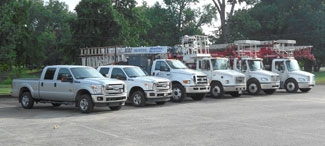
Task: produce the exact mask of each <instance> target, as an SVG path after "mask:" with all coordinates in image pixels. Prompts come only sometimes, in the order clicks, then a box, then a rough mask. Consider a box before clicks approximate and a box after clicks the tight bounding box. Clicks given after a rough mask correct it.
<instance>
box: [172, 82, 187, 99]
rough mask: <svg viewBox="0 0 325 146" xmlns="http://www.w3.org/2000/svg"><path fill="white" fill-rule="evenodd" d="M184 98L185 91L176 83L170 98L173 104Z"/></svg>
mask: <svg viewBox="0 0 325 146" xmlns="http://www.w3.org/2000/svg"><path fill="white" fill-rule="evenodd" d="M184 98H185V89H184V87H183V86H182V85H180V84H178V83H176V84H173V87H172V97H171V98H170V100H171V101H173V102H182V101H183V100H184Z"/></svg>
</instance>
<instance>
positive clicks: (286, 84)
mask: <svg viewBox="0 0 325 146" xmlns="http://www.w3.org/2000/svg"><path fill="white" fill-rule="evenodd" d="M271 66H272V69H271V71H272V72H275V73H278V74H279V75H280V88H281V89H283V88H284V89H286V91H287V92H289V93H295V92H297V90H298V89H300V91H301V92H308V91H310V89H311V88H312V87H314V86H315V75H314V74H312V73H309V72H305V71H301V70H300V67H299V64H298V62H297V60H296V59H294V58H279V59H273V60H272V65H271Z"/></svg>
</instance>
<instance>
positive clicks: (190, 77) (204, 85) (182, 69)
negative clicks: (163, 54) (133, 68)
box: [151, 59, 210, 102]
mask: <svg viewBox="0 0 325 146" xmlns="http://www.w3.org/2000/svg"><path fill="white" fill-rule="evenodd" d="M151 74H152V75H154V76H158V77H163V78H167V79H169V80H171V81H172V97H171V101H173V102H182V101H183V100H184V99H185V97H186V95H187V96H190V97H192V99H193V100H202V99H203V98H204V97H205V95H206V93H208V92H209V91H210V86H209V81H208V77H207V75H206V74H204V73H203V72H200V71H196V70H193V69H189V68H188V67H187V66H186V65H185V64H184V63H182V62H181V61H179V60H175V59H156V60H155V61H153V64H152V66H151Z"/></svg>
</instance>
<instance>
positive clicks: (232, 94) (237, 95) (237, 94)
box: [230, 91, 241, 97]
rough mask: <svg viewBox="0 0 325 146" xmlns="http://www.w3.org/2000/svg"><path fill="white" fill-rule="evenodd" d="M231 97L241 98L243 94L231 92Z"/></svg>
mask: <svg viewBox="0 0 325 146" xmlns="http://www.w3.org/2000/svg"><path fill="white" fill-rule="evenodd" d="M230 95H231V96H232V97H240V96H241V94H239V92H238V91H235V92H231V93H230Z"/></svg>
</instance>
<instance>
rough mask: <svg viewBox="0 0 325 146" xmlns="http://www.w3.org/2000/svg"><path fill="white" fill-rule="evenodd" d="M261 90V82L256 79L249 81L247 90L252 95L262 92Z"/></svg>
mask: <svg viewBox="0 0 325 146" xmlns="http://www.w3.org/2000/svg"><path fill="white" fill-rule="evenodd" d="M260 90H261V85H260V83H259V82H258V81H257V80H256V79H253V80H249V81H248V82H247V92H248V93H249V94H251V95H257V94H258V93H260Z"/></svg>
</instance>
